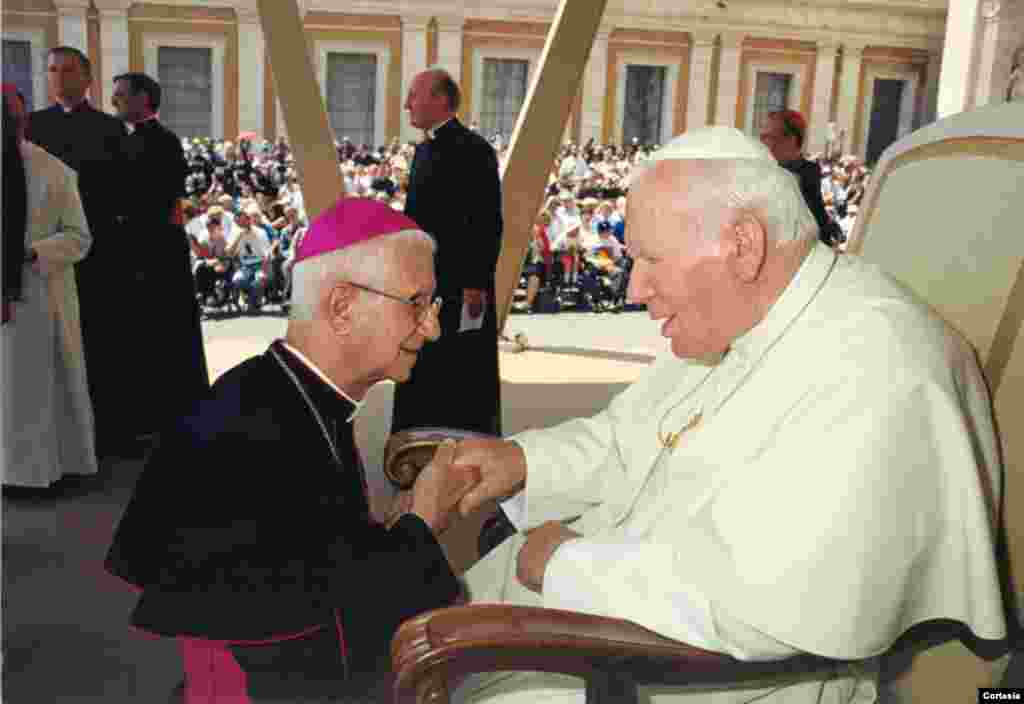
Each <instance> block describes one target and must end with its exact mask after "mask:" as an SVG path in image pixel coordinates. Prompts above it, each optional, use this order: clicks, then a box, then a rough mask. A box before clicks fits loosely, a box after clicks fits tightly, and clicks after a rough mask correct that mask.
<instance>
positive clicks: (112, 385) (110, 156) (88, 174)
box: [26, 46, 130, 459]
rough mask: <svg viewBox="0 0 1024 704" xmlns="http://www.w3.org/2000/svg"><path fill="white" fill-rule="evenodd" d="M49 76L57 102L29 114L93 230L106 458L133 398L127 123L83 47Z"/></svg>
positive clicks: (90, 352) (98, 396)
mask: <svg viewBox="0 0 1024 704" xmlns="http://www.w3.org/2000/svg"><path fill="white" fill-rule="evenodd" d="M46 71H47V73H46V75H47V77H48V81H49V87H50V92H51V93H52V94H53V95H54V96H56V99H57V102H56V103H54V104H53V105H52V106H50V107H49V108H46V109H45V110H37V111H35V112H33V113H31V115H29V122H28V132H27V135H26V138H27V139H28V141H30V142H32V143H34V144H36V145H38V146H40V147H42V148H43V149H45V150H46V151H48V152H49V153H50V154H53V155H54V156H56V157H57V158H58V159H60V160H61V161H63V162H64V163H65V164H67V165H68V166H69V167H71V169H72V170H73V171H75V172H76V174H77V176H78V190H79V192H80V193H81V196H82V206H83V208H84V209H85V217H86V220H87V221H88V223H89V232H90V233H91V234H92V248H91V249H90V251H89V255H88V256H87V257H86V258H85V259H83V260H82V261H80V262H79V263H78V264H76V265H75V278H76V282H77V288H78V301H79V308H80V311H81V325H82V342H83V347H84V349H85V363H86V371H87V375H88V382H89V395H90V397H91V398H92V403H93V409H94V411H95V418H96V452H97V454H98V455H99V456H100V458H101V459H102V458H103V457H105V456H110V455H112V454H115V453H117V452H118V451H120V450H122V449H124V444H125V442H126V441H128V440H130V438H127V437H124V435H123V433H122V431H123V429H124V427H125V424H124V422H123V419H124V418H125V417H127V414H126V412H125V408H124V407H125V404H124V403H122V402H121V401H120V397H119V389H121V388H123V384H122V383H121V381H120V374H121V372H122V370H121V368H120V365H119V364H118V363H117V352H116V349H115V348H116V346H117V345H118V344H119V342H118V340H119V338H120V333H121V331H120V330H119V328H118V326H119V323H120V321H119V320H118V316H117V314H116V311H117V307H118V305H119V303H118V301H119V300H120V299H119V288H120V287H119V286H118V284H117V282H118V280H119V279H125V278H126V277H125V274H124V273H123V272H122V271H121V270H120V267H119V266H118V264H117V256H118V249H119V244H118V242H117V241H116V232H115V230H116V227H115V224H114V215H115V213H114V207H115V202H116V198H117V197H118V195H119V193H120V190H121V184H122V182H121V179H120V178H119V171H118V167H117V160H118V158H119V154H120V150H121V140H122V139H123V137H124V136H125V135H126V134H127V131H126V130H125V126H124V123H123V122H121V121H120V120H118V119H117V118H116V117H113V116H112V115H108V114H106V113H105V112H102V111H100V110H97V109H96V108H94V107H93V106H92V105H90V104H89V101H88V100H87V99H86V97H85V95H86V92H87V91H88V90H89V85H90V83H91V82H92V64H91V63H90V61H89V59H88V57H86V55H85V54H83V53H82V52H81V51H79V50H78V49H75V48H73V47H68V46H59V47H55V48H53V49H51V50H50V51H49V54H48V57H47V66H46Z"/></svg>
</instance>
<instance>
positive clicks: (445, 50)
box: [437, 16, 464, 85]
mask: <svg viewBox="0 0 1024 704" xmlns="http://www.w3.org/2000/svg"><path fill="white" fill-rule="evenodd" d="M463 23H464V20H463V18H462V17H457V16H449V17H438V18H437V65H438V66H439V67H440V68H443V69H445V70H446V71H448V73H450V74H451V76H452V78H453V79H454V80H455V82H456V83H459V84H460V85H461V83H462V25H463Z"/></svg>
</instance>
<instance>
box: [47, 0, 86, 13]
mask: <svg viewBox="0 0 1024 704" xmlns="http://www.w3.org/2000/svg"><path fill="white" fill-rule="evenodd" d="M53 4H54V7H56V8H57V14H58V15H68V14H71V15H84V14H85V12H86V11H87V10H88V9H89V0H53Z"/></svg>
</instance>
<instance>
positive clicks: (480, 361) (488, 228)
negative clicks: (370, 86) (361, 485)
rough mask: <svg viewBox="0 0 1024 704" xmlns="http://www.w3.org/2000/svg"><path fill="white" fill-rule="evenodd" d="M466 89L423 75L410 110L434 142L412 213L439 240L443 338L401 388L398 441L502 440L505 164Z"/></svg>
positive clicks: (413, 189)
mask: <svg viewBox="0 0 1024 704" xmlns="http://www.w3.org/2000/svg"><path fill="white" fill-rule="evenodd" d="M459 101H460V93H459V87H458V85H457V84H456V83H455V81H454V80H452V77H451V76H450V75H448V73H447V72H445V71H442V70H438V69H434V70H429V71H424V72H423V73H421V74H419V75H418V76H416V78H415V79H414V80H413V82H412V85H411V86H410V88H409V95H408V98H407V99H406V102H405V107H406V109H407V110H408V111H409V119H410V121H411V122H412V125H413V126H414V127H417V128H419V129H422V130H423V131H424V132H425V133H426V135H427V137H426V140H425V141H424V142H423V143H422V144H420V145H419V146H417V147H416V156H415V158H414V160H413V164H412V169H411V172H410V174H409V194H408V197H407V199H406V203H405V214H406V215H407V216H409V217H410V218H412V219H413V220H414V221H415V222H416V223H417V224H418V225H419V227H420V228H422V229H423V231H424V232H427V233H429V234H430V235H431V236H433V237H434V239H435V240H436V241H437V253H436V254H435V255H434V267H435V269H436V272H437V291H438V293H439V294H440V295H441V296H442V297H443V298H444V306H443V307H442V308H441V318H440V323H441V339H440V340H438V341H437V342H435V343H433V344H431V345H430V346H429V347H427V348H426V349H425V350H424V351H423V352H422V353H421V355H420V361H419V363H418V364H417V365H416V369H415V370H414V371H413V373H412V377H411V378H410V380H409V381H408V382H406V383H404V384H400V385H399V386H398V387H397V388H396V389H395V407H394V416H393V420H392V424H391V432H392V433H394V432H397V431H400V430H405V429H406V428H411V427H417V426H445V427H451V428H458V429H462V430H474V431H477V432H483V433H492V434H500V433H501V384H500V380H499V377H498V326H497V311H496V308H495V295H494V272H495V268H496V267H497V263H498V255H499V254H500V252H501V234H502V217H501V183H500V181H499V178H498V157H497V154H496V153H495V151H494V148H493V147H491V145H490V144H488V142H487V141H486V140H485V139H484V138H483V137H481V136H480V135H478V134H476V133H475V132H473V131H471V130H469V129H467V128H466V127H465V126H463V125H462V123H461V122H459V119H458V118H457V117H456V112H457V111H458V109H459Z"/></svg>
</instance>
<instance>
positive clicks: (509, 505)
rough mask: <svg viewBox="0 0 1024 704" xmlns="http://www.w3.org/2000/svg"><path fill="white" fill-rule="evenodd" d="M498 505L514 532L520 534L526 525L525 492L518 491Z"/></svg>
mask: <svg viewBox="0 0 1024 704" xmlns="http://www.w3.org/2000/svg"><path fill="white" fill-rule="evenodd" d="M499 505H500V506H501V510H502V511H504V512H505V516H506V517H507V518H508V521H509V523H511V524H512V526H513V527H514V528H515V529H516V532H519V533H522V532H523V528H524V526H525V524H526V492H525V491H520V492H519V493H518V494H516V495H515V496H513V497H512V498H510V499H505V500H504V501H501V502H499Z"/></svg>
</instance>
